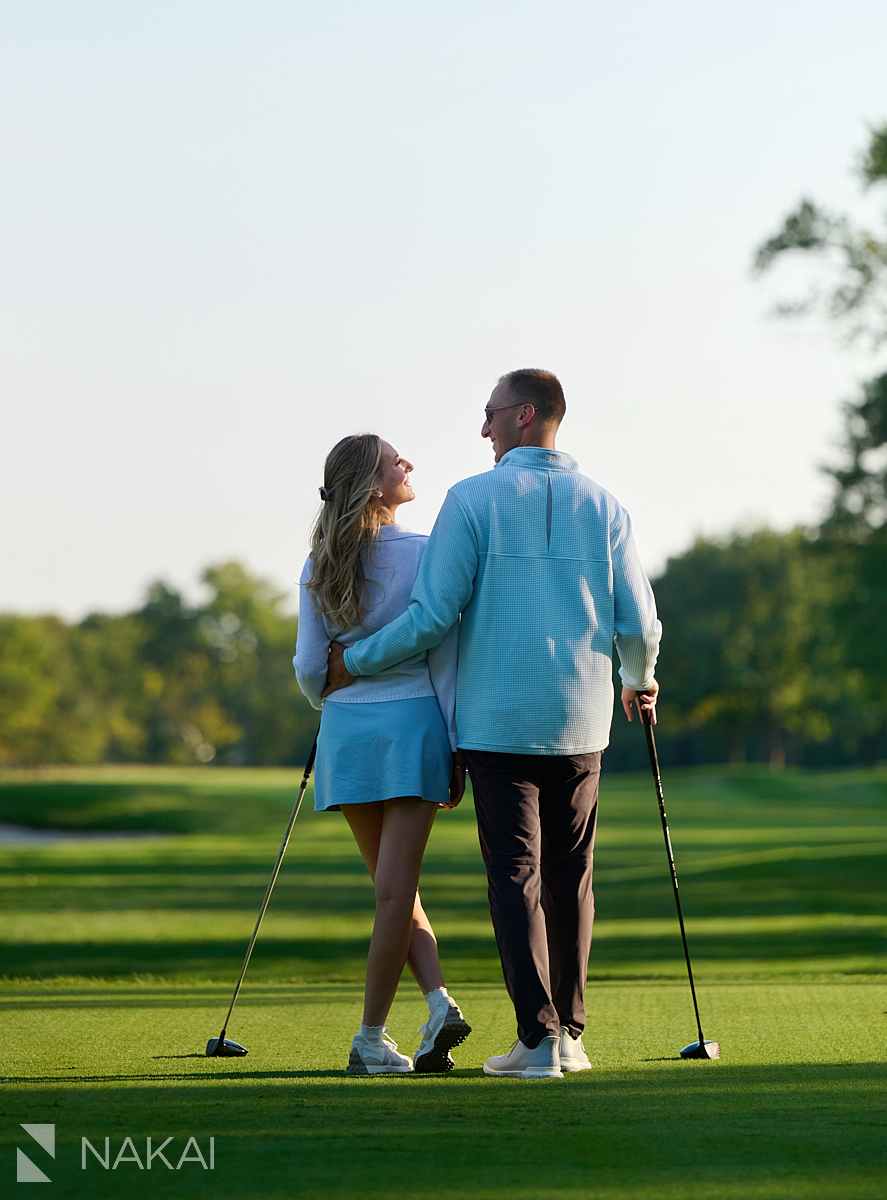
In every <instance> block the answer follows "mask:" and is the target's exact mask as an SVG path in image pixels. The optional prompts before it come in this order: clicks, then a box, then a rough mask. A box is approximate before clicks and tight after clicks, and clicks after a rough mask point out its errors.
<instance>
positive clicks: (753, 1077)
mask: <svg viewBox="0 0 887 1200" xmlns="http://www.w3.org/2000/svg"><path fill="white" fill-rule="evenodd" d="M299 778H300V776H299V774H298V773H297V772H279V771H274V772H260V771H213V770H204V771H198V770H196V771H191V772H187V771H172V770H170V771H166V770H159V771H148V770H144V769H127V770H104V771H101V772H92V773H90V772H86V771H82V772H51V773H41V774H40V776H39V777H38V778H36V779H35V778H33V777H26V776H24V775H23V774H22V773H12V772H7V773H5V774H2V775H0V821H7V822H13V823H19V824H29V825H33V826H37V825H42V826H43V827H44V828H56V829H58V828H68V829H73V828H79V829H92V830H93V831H97V830H102V829H105V830H107V829H109V828H118V829H119V828H127V829H130V830H142V831H145V830H149V829H154V830H160V831H165V832H166V833H167V836H165V837H158V838H140V839H129V840H123V841H120V840H102V841H72V842H67V843H50V844H41V845H15V846H7V847H0V862H2V865H3V867H4V870H3V872H2V874H0V909H2V913H0V944H2V955H3V957H2V964H3V965H2V968H0V970H2V971H3V972H4V973H5V975H6V977H7V981H6V983H5V984H4V985H3V986H2V988H0V1011H2V1028H3V1050H2V1066H0V1072H2V1074H0V1078H2V1079H3V1082H2V1083H0V1110H2V1115H3V1120H2V1121H0V1141H2V1143H3V1150H2V1151H0V1156H2V1162H3V1163H4V1164H5V1166H4V1167H3V1168H2V1169H3V1178H4V1179H8V1180H14V1178H15V1176H14V1173H13V1172H14V1166H13V1165H12V1164H14V1162H15V1153H14V1150H15V1148H16V1147H19V1148H21V1149H22V1150H23V1151H25V1153H28V1154H29V1155H30V1156H31V1157H32V1158H33V1159H34V1161H35V1162H37V1163H38V1164H39V1165H40V1166H41V1167H42V1168H43V1169H44V1170H45V1171H46V1172H47V1174H48V1175H49V1176H50V1178H51V1179H52V1181H53V1184H54V1187H55V1194H57V1195H60V1196H71V1197H81V1196H82V1197H92V1196H109V1197H111V1196H124V1195H126V1196H133V1197H140V1196H143V1195H144V1196H147V1195H161V1196H208V1197H209V1196H216V1195H218V1196H220V1197H232V1198H233V1197H253V1196H255V1197H263V1198H264V1200H268V1198H274V1197H278V1196H279V1197H283V1196H287V1197H291V1196H298V1197H307V1198H313V1197H321V1196H323V1197H337V1196H346V1195H347V1196H349V1197H351V1196H356V1195H364V1196H367V1197H377V1196H378V1197H382V1196H385V1197H387V1196H392V1195H396V1196H402V1197H407V1198H412V1197H416V1198H417V1200H418V1198H419V1197H446V1198H450V1197H452V1198H454V1200H455V1197H457V1196H460V1197H470V1198H472V1200H474V1198H478V1200H481V1198H484V1197H500V1196H505V1195H507V1196H509V1197H515V1198H517V1200H536V1198H542V1200H547V1198H549V1197H551V1198H557V1200H579V1198H580V1197H583V1198H584V1197H588V1196H593V1197H595V1198H596V1200H611V1198H612V1200H646V1198H647V1197H650V1198H653V1197H657V1198H664V1200H672V1198H674V1200H677V1198H681V1200H684V1198H686V1200H709V1198H712V1200H716V1198H721V1197H723V1198H724V1200H747V1198H750V1200H759V1198H765V1197H766V1198H768V1200H769V1198H770V1197H772V1198H773V1200H777V1198H778V1200H781V1198H783V1197H786V1198H797V1200H833V1198H834V1200H855V1198H859V1200H868V1198H869V1197H872V1200H874V1198H875V1197H878V1198H880V1197H881V1196H883V1195H884V1188H885V1184H884V1180H885V1176H884V1169H885V1166H887V1163H885V1158H887V1154H885V1143H887V1139H885V1137H884V1123H885V1122H884V1117H885V1113H884V1109H885V1104H884V1094H885V1089H884V1082H885V1079H884V1076H885V1070H884V1063H885V1059H887V1049H885V1047H887V1039H885V1036H884V1033H885V1029H884V1026H885V1012H884V1010H885V1008H887V985H885V980H884V977H883V974H882V972H883V969H884V959H883V946H884V927H885V920H884V916H883V901H882V896H883V864H884V850H885V842H887V830H885V825H884V820H883V815H884V807H885V799H887V771H885V770H883V769H881V770H876V771H852V772H832V773H805V772H794V771H786V772H783V773H781V774H775V775H774V774H770V773H768V772H766V771H759V770H756V769H745V770H738V769H737V770H730V769H714V768H711V769H705V770H703V769H699V770H696V771H689V772H674V773H669V775H668V777H667V778H666V780H665V788H666V802H667V806H668V811H669V824H670V826H671V832H672V839H673V842H674V847H675V854H676V856H677V863H678V873H679V878H680V881H681V897H682V903H683V906H684V911H685V916H686V920H687V932H688V937H689V940H690V948H691V953H692V955H693V965H694V973H695V975H696V979H697V987H698V992H699V998H700V1004H701V1007H702V1014H703V1023H704V1027H705V1031H706V1034H707V1036H709V1037H716V1038H718V1039H719V1040H720V1042H721V1044H722V1047H723V1058H722V1059H721V1060H720V1061H718V1062H683V1061H682V1060H681V1059H680V1058H679V1056H678V1050H679V1049H680V1047H681V1046H683V1045H684V1044H685V1043H686V1042H688V1041H690V1040H692V1039H693V1038H694V1037H695V1024H694V1021H693V1012H692V1004H691V1000H690V995H689V989H688V987H687V982H686V972H685V968H684V964H683V956H682V951H681V945H680V938H679V934H678V931H677V923H676V919H675V915H674V902H673V898H672V895H671V887H670V883H669V878H668V866H667V862H666V859H665V851H664V847H663V844H662V834H661V829H660V827H659V821H658V814H657V809H656V801H655V795H654V794H653V792H652V787H651V784H650V781H649V778H648V777H644V776H636V777H635V776H609V777H606V778H605V780H604V784H603V788H602V803H601V822H600V834H599V840H598V850H597V862H596V888H595V892H596V900H597V907H598V919H597V921H596V925H595V946H594V948H593V952H592V964H591V978H590V985H589V1028H588V1034H587V1036H586V1045H587V1047H588V1050H589V1054H590V1057H591V1059H592V1062H593V1063H594V1070H593V1071H592V1072H587V1073H583V1074H581V1075H577V1076H573V1077H568V1078H567V1079H565V1080H564V1081H563V1082H555V1081H527V1082H524V1081H512V1080H492V1079H487V1078H486V1077H484V1076H483V1074H482V1072H481V1070H480V1066H481V1064H482V1062H483V1060H484V1058H486V1057H487V1055H489V1054H492V1053H501V1052H502V1050H504V1049H506V1048H507V1047H508V1045H509V1044H510V1042H511V1040H512V1039H513V1036H514V1035H513V1014H512V1013H511V1010H510V1006H509V1004H508V1000H507V997H506V996H505V993H504V989H503V987H502V984H501V973H500V969H499V965H498V960H497V957H496V953H495V947H494V945H493V941H492V935H491V931H490V926H489V917H488V914H487V909H486V897H485V885H484V879H483V870H482V867H481V865H480V858H479V853H478V850H477V844H476V833H475V830H474V825H473V818H472V813H471V809H470V805H469V804H466V805H465V806H463V808H461V809H460V810H458V811H457V812H456V813H453V814H446V813H445V814H441V816H440V819H439V820H438V822H437V824H436V828H435V831H434V833H433V836H432V843H431V846H430V849H429V853H428V856H427V860H426V871H425V875H424V879H423V894H424V898H425V902H426V907H427V908H428V910H429V912H430V914H431V916H432V919H433V921H434V923H435V927H436V930H437V933H438V936H439V938H440V942H441V950H442V957H443V959H444V965H445V971H446V974H447V977H448V981H449V982H450V984H451V988H452V990H453V991H454V993H456V995H457V996H458V999H459V1001H460V1003H461V1004H462V1005H463V1008H464V1009H465V1011H466V1015H467V1016H468V1018H469V1020H470V1021H471V1023H472V1024H473V1026H474V1028H475V1032H474V1034H473V1035H472V1037H471V1038H470V1039H469V1041H468V1042H467V1043H466V1044H465V1046H464V1047H462V1048H460V1049H459V1050H457V1051H456V1055H455V1056H456V1058H457V1063H458V1067H457V1070H456V1071H454V1072H453V1073H452V1075H450V1076H449V1077H446V1078H443V1079H440V1078H432V1079H428V1078H423V1077H416V1078H407V1079H373V1080H354V1079H345V1078H344V1077H343V1075H342V1067H343V1065H344V1061H345V1056H346V1054H347V1047H348V1043H349V1040H350V1036H351V1033H352V1031H353V1029H354V1028H355V1026H356V1022H357V1021H358V1020H359V1016H360V1002H361V989H360V978H361V975H362V970H363V960H364V956H365V952H366V942H367V938H368V935H369V930H370V927H371V924H372V893H371V890H370V887H369V883H368V880H367V879H366V876H365V873H364V871H363V868H362V866H361V864H360V862H359V860H358V857H357V854H356V851H355V849H354V847H353V845H352V844H351V842H350V838H349V835H348V833H347V830H346V829H345V827H344V822H343V821H342V820H341V818H340V817H336V816H322V815H321V816H318V815H315V814H314V813H313V812H310V811H307V810H305V811H303V816H302V817H300V819H299V823H298V825H297V826H296V829H295V832H294V835H293V841H292V843H291V845H290V849H289V852H288V855H287V859H286V861H285V864H284V868H283V871H282V873H281V877H280V880H279V882H278V887H277V889H276V891H275V894H274V898H273V900H272V904H271V909H270V911H269V915H268V917H267V919H266V924H265V926H264V927H263V932H262V936H261V938H260V940H259V944H258V947H257V950H256V954H255V956H254V959H253V963H252V965H251V967H250V972H249V974H248V976H247V980H246V984H245V986H244V990H243V992H242V994H241V998H240V1001H239V1002H238V1007H237V1009H236V1011H235V1015H234V1019H233V1021H232V1023H231V1029H230V1031H229V1032H230V1034H231V1036H233V1037H235V1038H236V1039H237V1040H240V1041H243V1042H244V1044H246V1045H247V1046H249V1047H250V1054H249V1056H248V1057H247V1058H246V1059H242V1060H207V1059H206V1058H205V1057H204V1056H203V1047H204V1045H205V1042H206V1040H207V1038H209V1037H211V1036H215V1035H217V1034H218V1032H219V1027H220V1025H221V1022H222V1019H223V1018H224V1015H225V1012H226V1010H227V1007H228V1003H229V1001H230V995H231V989H232V988H233V984H234V981H235V979H236V976H237V972H238V970H239V967H240V961H241V958H242V955H243V950H244V948H245V944H246V941H247V940H248V937H249V934H250V933H251V931H252V927H253V924H254V921H255V915H256V912H257V910H258V906H259V904H260V902H261V898H262V895H263V893H264V888H265V884H266V882H267V877H268V872H269V870H270V867H271V865H272V863H273V861H274V858H275V856H276V853H277V849H278V847H279V844H280V838H281V836H282V832H283V829H284V827H285V824H286V820H287V817H288V814H289V809H290V806H291V803H292V799H293V796H294V791H295V788H296V787H297V785H298V780H299ZM29 797H30V800H29ZM307 804H310V794H309V797H308V801H307V802H306V805H307ZM423 1020H424V1009H423V1005H422V1001H421V997H420V996H419V994H418V991H417V989H416V988H415V986H414V985H413V984H412V983H411V982H409V981H406V980H405V981H404V983H403V984H402V986H401V989H400V991H399V993H398V997H397V1000H396V1001H395V1005H394V1008H393V1010H392V1014H391V1018H390V1025H391V1029H392V1033H393V1034H394V1036H395V1037H396V1038H397V1039H398V1041H399V1042H400V1044H401V1046H402V1047H403V1048H405V1049H407V1050H409V1049H411V1048H412V1047H413V1045H414V1044H415V1043H414V1039H413V1036H412V1035H413V1033H414V1031H415V1030H416V1029H417V1028H418V1026H419V1025H420V1024H421V1022H422V1021H423ZM21 1122H38V1123H39V1122H50V1123H54V1124H56V1127H57V1136H58V1150H57V1157H56V1159H55V1160H54V1161H53V1160H50V1159H49V1158H48V1157H47V1156H46V1155H45V1154H43V1152H42V1151H41V1150H40V1149H39V1147H37V1146H36V1144H35V1143H33V1142H31V1141H30V1139H29V1138H28V1137H27V1135H26V1134H25V1133H24V1131H23V1130H22V1129H21V1128H20V1123H21ZM127 1135H129V1136H131V1137H132V1138H133V1141H134V1144H135V1145H136V1147H137V1148H139V1150H140V1152H142V1153H143V1152H144V1144H145V1138H146V1136H148V1135H150V1136H152V1138H153V1139H154V1145H155V1147H156V1145H157V1144H158V1142H159V1141H162V1140H163V1138H165V1137H167V1136H170V1135H172V1136H173V1137H174V1138H175V1139H176V1140H175V1142H174V1146H175V1147H176V1148H177V1149H176V1152H175V1157H176V1160H177V1158H178V1155H179V1154H180V1153H181V1150H182V1149H183V1148H184V1145H185V1142H186V1140H187V1138H188V1137H189V1136H195V1137H196V1138H197V1139H198V1143H199V1144H200V1145H201V1146H205V1145H206V1144H207V1142H208V1138H209V1137H210V1136H213V1137H214V1138H215V1147H216V1149H215V1155H216V1158H215V1170H214V1171H213V1172H212V1173H210V1172H204V1171H203V1170H202V1168H201V1167H200V1166H199V1164H196V1163H186V1164H185V1165H183V1167H182V1169H181V1170H180V1171H172V1172H169V1171H167V1170H166V1168H165V1167H163V1166H162V1164H158V1163H155V1168H154V1170H152V1171H151V1172H150V1173H149V1172H148V1171H140V1170H139V1168H138V1166H137V1165H136V1164H135V1163H133V1162H127V1161H123V1162H121V1164H120V1166H119V1167H118V1168H117V1170H116V1171H108V1172H107V1173H106V1172H105V1171H104V1170H103V1169H102V1168H101V1167H100V1166H99V1165H98V1163H96V1162H95V1160H90V1161H89V1163H88V1167H87V1170H86V1171H83V1170H81V1159H80V1147H81V1141H80V1139H81V1137H83V1136H86V1137H88V1138H90V1140H91V1141H92V1142H93V1144H94V1145H96V1146H97V1147H99V1148H101V1147H102V1146H103V1145H104V1138H105V1137H106V1136H108V1137H110V1138H111V1145H112V1161H113V1159H114V1157H115V1156H116V1153H117V1151H118V1150H119V1149H120V1146H121V1143H122V1139H123V1138H124V1137H125V1136H127Z"/></svg>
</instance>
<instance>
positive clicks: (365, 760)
mask: <svg viewBox="0 0 887 1200" xmlns="http://www.w3.org/2000/svg"><path fill="white" fill-rule="evenodd" d="M451 763H452V753H451V751H450V741H449V738H448V737H447V729H446V725H445V724H444V719H443V716H442V715H441V711H440V707H439V706H438V703H437V700H436V699H435V698H434V696H422V697H420V698H419V699H417V700H383V701H375V702H372V703H369V704H341V703H340V704H337V703H336V702H335V700H332V699H330V700H326V701H325V702H324V705H323V710H322V712H321V718H320V734H319V736H318V739H317V759H316V761H315V765H314V809H315V811H316V812H335V811H337V810H338V809H339V808H341V806H342V805H343V804H368V803H370V802H371V801H374V800H392V799H394V798H396V797H398V796H420V797H421V798H422V799H423V800H428V801H430V802H431V803H432V804H443V803H444V802H445V801H446V800H448V799H449V785H450V773H451V771H450V768H451Z"/></svg>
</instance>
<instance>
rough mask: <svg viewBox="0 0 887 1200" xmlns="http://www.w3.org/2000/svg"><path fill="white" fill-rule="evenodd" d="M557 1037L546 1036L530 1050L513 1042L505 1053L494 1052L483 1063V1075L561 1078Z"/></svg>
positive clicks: (517, 1077) (521, 1044) (519, 1077)
mask: <svg viewBox="0 0 887 1200" xmlns="http://www.w3.org/2000/svg"><path fill="white" fill-rule="evenodd" d="M559 1040H560V1039H559V1038H556V1037H547V1038H543V1039H542V1041H541V1042H540V1043H539V1045H538V1046H536V1048H535V1049H533V1050H530V1049H529V1048H528V1047H527V1046H525V1045H524V1044H523V1042H520V1041H518V1042H515V1043H514V1045H513V1046H512V1047H511V1049H510V1050H509V1051H508V1053H507V1054H495V1055H493V1057H492V1058H488V1059H487V1061H486V1062H485V1063H484V1075H509V1076H511V1078H512V1079H563V1077H564V1075H563V1071H561V1064H560V1054H559V1052H558V1042H559Z"/></svg>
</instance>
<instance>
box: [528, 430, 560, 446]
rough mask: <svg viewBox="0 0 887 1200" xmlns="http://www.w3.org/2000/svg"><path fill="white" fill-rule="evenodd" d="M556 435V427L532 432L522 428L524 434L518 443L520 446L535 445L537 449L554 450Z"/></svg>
mask: <svg viewBox="0 0 887 1200" xmlns="http://www.w3.org/2000/svg"><path fill="white" fill-rule="evenodd" d="M556 437H557V430H556V429H543V430H534V431H533V432H532V433H531V432H530V431H529V430H524V435H523V437H522V438H521V440H520V442H519V443H518V444H519V445H520V446H522V447H523V446H535V447H537V448H538V449H539V450H556V449H557V446H555V444H554V440H555V438H556Z"/></svg>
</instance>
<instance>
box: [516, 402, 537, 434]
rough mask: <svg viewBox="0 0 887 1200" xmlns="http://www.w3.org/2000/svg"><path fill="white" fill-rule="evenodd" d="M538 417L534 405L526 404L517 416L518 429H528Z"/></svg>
mask: <svg viewBox="0 0 887 1200" xmlns="http://www.w3.org/2000/svg"><path fill="white" fill-rule="evenodd" d="M535 415H536V410H535V408H534V407H533V405H532V404H525V405H524V406H523V407H522V408H521V410H520V412H519V413H518V414H517V427H518V429H526V427H527V426H528V425H529V424H530V422H531V421H532V420H533V418H534V417H535Z"/></svg>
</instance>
